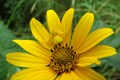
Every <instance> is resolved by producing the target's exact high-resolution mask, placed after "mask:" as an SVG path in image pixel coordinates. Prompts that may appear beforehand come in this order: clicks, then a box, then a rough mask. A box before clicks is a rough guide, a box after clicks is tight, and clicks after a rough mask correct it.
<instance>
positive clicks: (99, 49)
mask: <svg viewBox="0 0 120 80" xmlns="http://www.w3.org/2000/svg"><path fill="white" fill-rule="evenodd" d="M116 53H117V52H116V50H115V48H113V47H110V46H106V45H98V46H95V47H93V48H91V49H90V50H88V51H86V52H84V53H82V54H81V55H80V56H81V57H95V58H104V57H108V56H112V55H115V54H116Z"/></svg>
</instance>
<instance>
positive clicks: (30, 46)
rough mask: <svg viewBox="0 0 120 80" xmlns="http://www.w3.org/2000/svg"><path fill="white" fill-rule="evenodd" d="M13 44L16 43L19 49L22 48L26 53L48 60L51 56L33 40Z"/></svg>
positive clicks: (16, 41)
mask: <svg viewBox="0 0 120 80" xmlns="http://www.w3.org/2000/svg"><path fill="white" fill-rule="evenodd" d="M13 42H15V43H17V44H18V45H19V46H20V47H22V48H23V49H24V50H26V51H27V52H29V53H31V54H33V55H35V56H38V57H41V58H45V59H48V58H49V57H50V56H51V52H50V51H49V50H47V49H45V48H44V47H43V46H42V45H40V44H39V43H37V42H36V41H33V40H13Z"/></svg>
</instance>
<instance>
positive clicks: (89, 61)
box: [77, 57, 100, 67]
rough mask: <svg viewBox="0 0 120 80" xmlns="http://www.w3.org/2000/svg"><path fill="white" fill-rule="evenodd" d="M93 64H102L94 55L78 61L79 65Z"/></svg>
mask: <svg viewBox="0 0 120 80" xmlns="http://www.w3.org/2000/svg"><path fill="white" fill-rule="evenodd" d="M92 64H100V61H99V60H98V59H97V58H94V57H83V58H82V57H81V58H80V59H79V60H78V63H77V65H78V66H80V67H86V66H90V65H92Z"/></svg>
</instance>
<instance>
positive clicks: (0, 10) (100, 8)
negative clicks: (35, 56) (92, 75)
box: [0, 0, 120, 80]
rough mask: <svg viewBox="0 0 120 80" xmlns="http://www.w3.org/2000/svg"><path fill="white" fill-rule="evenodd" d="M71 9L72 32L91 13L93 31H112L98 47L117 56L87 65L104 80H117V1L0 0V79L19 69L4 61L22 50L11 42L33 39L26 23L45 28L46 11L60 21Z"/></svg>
mask: <svg viewBox="0 0 120 80" xmlns="http://www.w3.org/2000/svg"><path fill="white" fill-rule="evenodd" d="M71 7H73V8H75V14H74V21H73V30H74V27H75V25H76V24H77V22H78V21H79V19H80V17H81V16H82V15H83V14H84V13H85V12H88V11H89V12H93V13H94V14H95V22H94V25H93V28H92V31H93V30H96V29H99V28H102V27H110V28H112V29H113V30H114V31H115V34H113V35H112V36H111V37H109V38H107V39H105V40H104V41H102V42H101V43H100V44H106V45H110V46H113V47H115V48H116V50H117V52H118V54H117V55H115V56H112V57H109V58H105V59H102V60H101V61H102V64H101V65H99V66H96V65H93V66H91V67H92V68H93V69H94V70H96V71H97V72H99V73H101V74H102V75H104V76H105V77H106V78H107V80H120V0H0V80H9V77H10V76H11V75H12V74H14V73H15V72H17V71H19V70H20V69H21V68H18V67H15V66H13V65H11V64H9V63H7V62H6V60H5V54H7V53H9V52H15V51H23V50H22V49H21V48H20V47H19V46H18V45H16V44H15V43H13V42H12V41H11V40H13V39H34V38H33V36H32V34H31V31H30V27H29V22H30V20H31V18H32V17H35V18H36V19H38V20H39V21H40V22H41V23H43V24H44V25H46V26H47V22H46V11H47V10H48V9H54V10H55V11H56V12H57V13H58V15H59V16H60V18H61V17H62V16H63V14H64V12H65V11H66V10H68V9H69V8H71Z"/></svg>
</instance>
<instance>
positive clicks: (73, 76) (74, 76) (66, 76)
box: [59, 71, 82, 80]
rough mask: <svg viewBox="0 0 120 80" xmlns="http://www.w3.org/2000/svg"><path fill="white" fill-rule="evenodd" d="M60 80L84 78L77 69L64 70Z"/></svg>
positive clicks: (79, 79)
mask: <svg viewBox="0 0 120 80" xmlns="http://www.w3.org/2000/svg"><path fill="white" fill-rule="evenodd" d="M59 80H82V79H81V78H80V77H79V76H78V74H77V73H76V72H75V71H70V72H68V73H67V72H64V73H63V74H62V75H61V76H60V79H59Z"/></svg>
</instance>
